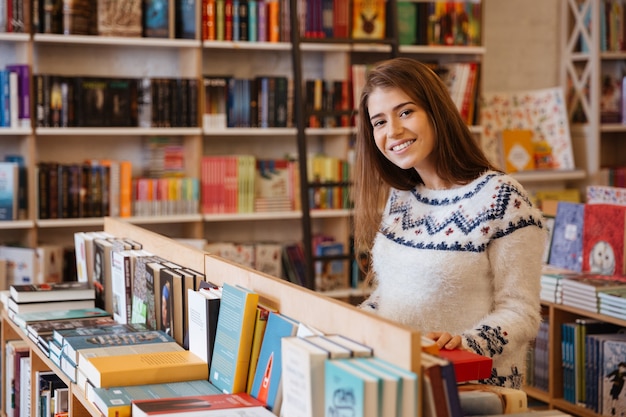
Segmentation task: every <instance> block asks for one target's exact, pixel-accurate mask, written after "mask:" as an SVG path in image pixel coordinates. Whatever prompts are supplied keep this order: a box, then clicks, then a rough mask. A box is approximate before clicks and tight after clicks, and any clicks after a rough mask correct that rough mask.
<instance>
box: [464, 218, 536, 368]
mask: <svg viewBox="0 0 626 417" xmlns="http://www.w3.org/2000/svg"><path fill="white" fill-rule="evenodd" d="M545 241H546V233H545V229H542V228H540V227H538V226H527V227H523V228H521V229H518V230H515V231H514V232H513V233H511V234H508V235H506V236H502V237H500V238H498V239H494V240H493V241H491V242H490V244H489V247H488V249H487V251H488V256H489V262H490V264H491V269H492V271H493V285H494V305H493V306H492V309H491V313H490V314H488V315H487V316H485V317H484V318H483V319H482V320H481V321H480V322H479V323H478V324H477V325H476V327H475V328H473V329H469V330H467V331H465V332H464V333H463V335H462V336H463V345H464V347H466V348H468V349H470V350H472V351H474V352H476V353H479V354H481V355H485V356H489V357H492V358H493V360H494V368H497V367H498V363H499V362H504V363H511V359H512V358H515V357H519V352H522V351H525V350H526V348H527V346H528V343H529V342H530V341H531V340H533V339H534V338H535V337H536V335H537V331H538V329H539V323H540V321H541V313H540V297H539V292H540V289H541V284H540V277H541V267H542V266H541V264H542V261H541V259H542V255H543V251H544V247H545ZM518 365H519V366H523V364H518ZM510 372H511V369H503V370H501V372H500V371H499V372H498V374H501V375H502V374H507V373H510Z"/></svg>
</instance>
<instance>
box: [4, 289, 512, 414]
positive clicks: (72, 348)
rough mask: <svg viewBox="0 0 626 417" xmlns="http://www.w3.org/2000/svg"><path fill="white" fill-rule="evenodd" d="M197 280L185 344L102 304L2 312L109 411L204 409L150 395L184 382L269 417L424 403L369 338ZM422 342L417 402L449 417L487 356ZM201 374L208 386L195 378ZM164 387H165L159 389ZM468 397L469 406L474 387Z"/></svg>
mask: <svg viewBox="0 0 626 417" xmlns="http://www.w3.org/2000/svg"><path fill="white" fill-rule="evenodd" d="M199 282H200V283H199V285H198V288H195V287H194V288H188V289H187V299H188V305H187V308H188V316H189V318H190V322H189V329H188V331H187V333H188V335H189V339H188V340H189V342H188V343H189V344H188V350H185V349H184V348H183V347H181V346H180V345H179V344H178V343H175V342H174V339H172V338H171V337H170V336H168V335H167V332H166V329H162V330H151V329H149V328H147V327H146V323H147V322H146V323H143V322H137V323H130V324H121V323H118V322H117V321H115V320H112V319H111V315H110V314H109V313H108V312H107V311H105V310H102V309H98V308H91V309H85V310H76V309H75V310H65V311H63V312H61V311H58V312H48V313H47V314H46V315H42V314H40V313H31V314H27V313H24V314H12V313H11V310H9V317H11V318H12V320H13V321H14V322H15V323H16V324H17V325H19V326H20V328H21V329H23V330H24V331H25V332H26V334H27V336H28V337H29V338H31V339H32V340H33V341H37V343H38V346H39V347H40V348H41V349H42V351H43V352H44V353H45V354H46V356H48V357H49V358H50V359H51V361H52V362H53V363H55V365H56V366H57V367H58V368H59V369H60V370H61V371H62V372H63V373H64V374H65V376H66V377H67V378H69V380H70V381H71V382H73V383H76V384H77V385H78V386H80V387H84V391H85V393H86V396H87V398H88V399H89V400H90V401H91V402H93V403H94V405H95V406H96V407H98V409H99V410H100V411H101V412H102V413H103V414H104V415H106V416H112V415H114V414H115V413H118V414H115V415H129V414H131V413H132V414H133V415H151V412H152V411H157V410H158V412H159V413H161V414H162V413H164V412H166V410H167V412H170V413H174V410H177V411H176V412H175V414H176V415H180V416H183V415H184V414H183V413H185V412H190V411H192V410H195V411H198V410H199V409H204V408H202V407H206V406H207V404H206V403H203V404H202V405H200V404H197V402H198V399H199V398H198V396H197V395H196V396H195V398H191V397H189V396H190V395H191V394H190V393H186V394H185V395H184V396H182V397H183V398H180V397H181V396H177V397H178V399H177V401H176V402H175V403H174V402H172V401H173V400H172V399H170V398H169V397H167V396H166V397H165V398H163V396H162V394H158V393H159V392H160V393H167V394H170V393H171V392H172V391H171V390H172V389H174V388H175V387H176V386H179V387H182V386H187V385H189V384H193V385H198V387H199V389H202V390H207V392H205V393H204V394H202V395H203V396H204V398H203V400H204V401H208V402H209V403H211V407H213V406H214V405H215V404H218V400H219V398H217V397H213V396H214V395H217V394H220V395H224V393H225V394H226V395H227V396H228V398H230V400H231V401H232V400H233V398H232V396H233V395H237V396H244V398H247V399H248V402H252V403H253V404H254V405H257V406H259V407H264V408H266V409H269V410H270V411H272V412H273V413H274V414H268V415H279V414H280V413H281V412H288V413H292V412H294V411H300V412H302V411H304V412H305V413H306V414H305V415H310V416H318V415H320V416H321V415H323V413H324V410H326V409H327V408H331V409H335V408H337V410H344V408H346V409H348V410H352V412H353V413H354V414H353V415H355V416H372V417H374V416H378V415H379V414H378V413H379V412H378V410H383V412H384V413H385V414H383V415H401V416H416V415H417V413H418V407H420V406H421V405H420V404H418V398H419V397H418V395H417V389H418V386H417V374H415V373H412V372H410V371H408V370H403V369H400V368H398V367H396V366H394V365H391V364H390V363H389V362H386V361H383V360H381V359H378V358H376V357H375V356H374V352H373V351H372V349H371V348H369V347H368V346H366V345H363V344H360V343H356V342H355V341H352V340H350V339H348V338H345V337H343V336H341V335H328V334H323V333H321V332H319V331H317V330H316V329H313V328H310V327H309V326H307V325H306V324H305V323H300V322H297V321H294V320H292V319H290V318H289V317H287V316H284V315H282V314H281V313H280V312H279V311H277V310H276V309H273V308H271V307H268V306H265V305H263V304H262V303H260V302H259V296H258V294H256V293H255V292H254V291H250V290H249V289H246V288H243V287H239V286H233V285H229V284H224V285H223V286H216V285H214V284H211V283H210V282H208V281H205V280H200V281H199ZM76 291H81V292H84V295H85V297H92V296H93V295H94V292H93V289H92V292H91V293H88V292H86V291H87V290H86V289H85V288H81V289H79V287H78V285H76V286H73V288H69V287H67V286H64V287H62V286H58V287H51V288H45V289H43V288H40V287H38V288H35V286H13V287H12V288H11V291H10V297H15V299H17V300H20V301H22V302H26V301H31V302H36V301H37V300H39V301H40V302H42V303H44V301H43V300H45V299H47V300H50V299H52V298H54V299H60V298H64V297H66V298H75V297H77V295H71V294H70V293H71V292H76ZM62 317H65V319H61V318H62ZM424 345H425V346H424V347H423V349H424V350H425V352H424V353H423V354H422V358H423V364H424V365H423V370H424V373H425V375H427V378H426V381H427V382H426V392H427V393H428V395H427V397H426V398H425V400H424V407H429V408H431V409H439V408H440V407H448V408H449V409H450V410H451V411H450V412H449V413H448V414H445V416H450V417H460V416H462V415H464V413H463V409H462V408H461V400H460V396H461V393H460V392H459V391H458V390H457V384H458V383H464V382H467V381H470V380H476V379H481V378H486V377H488V376H489V375H490V374H491V359H489V358H487V357H483V356H480V355H476V354H472V353H470V352H467V351H461V350H455V351H439V350H438V349H437V348H436V345H435V344H434V342H433V341H428V340H427V339H424ZM427 359H428V361H427ZM156 369H158V370H159V372H154V370H156ZM148 370H153V371H152V372H148ZM207 380H208V382H209V384H206V382H205V383H203V384H201V383H199V382H198V383H195V382H192V381H207ZM303 381H309V382H310V384H303V383H302V382H303ZM163 384H166V385H168V386H169V389H166V388H158V386H159V385H163ZM172 384H175V385H172ZM466 388H467V387H466ZM476 389H477V388H476V387H474V388H471V387H470V388H467V389H466V390H467V391H475V390H476ZM464 391H465V390H464ZM480 391H484V390H480ZM487 391H491V390H489V389H487ZM152 393H156V394H152ZM345 393H350V400H349V401H348V402H345V401H344V400H343V398H344V397H343V395H345ZM338 394H341V395H342V397H337V395H338ZM152 395H153V396H152ZM248 396H249V397H251V398H254V399H255V400H257V401H253V400H250V399H249V398H248ZM464 396H465V397H468V399H467V401H468V402H471V401H470V400H471V397H473V395H470V394H467V395H464ZM491 397H492V398H491V400H490V401H489V403H490V404H491V407H493V406H495V402H494V401H496V402H497V403H498V404H500V408H499V409H497V410H496V411H498V412H499V413H500V412H503V411H504V408H503V407H504V405H505V404H506V402H503V401H502V397H503V395H502V392H499V391H498V390H496V391H494V392H492V395H491ZM149 398H151V399H153V400H154V401H153V402H149V401H148V399H149ZM157 399H158V401H156V400H157ZM139 400H141V401H139ZM144 400H145V402H144ZM485 400H486V399H485V398H483V399H482V401H483V402H485ZM442 401H443V402H442ZM518 403H523V402H519V401H518ZM468 404H469V403H468ZM511 404H513V401H511ZM199 407H200V408H199ZM474 407H476V405H474ZM281 410H282V411H281ZM344 411H345V410H344ZM388 413H390V414H388ZM172 415H173V414H172ZM433 415H438V416H439V415H441V414H439V413H437V414H433Z"/></svg>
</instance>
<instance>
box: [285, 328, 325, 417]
mask: <svg viewBox="0 0 626 417" xmlns="http://www.w3.org/2000/svg"><path fill="white" fill-rule="evenodd" d="M281 349H282V356H283V363H282V365H283V366H282V380H283V404H282V407H281V415H284V416H290V417H324V412H325V403H324V364H325V362H326V359H327V358H328V356H329V353H328V351H327V350H325V349H322V348H321V347H319V346H317V345H315V344H313V343H311V342H309V341H307V340H305V339H304V338H301V337H298V336H290V337H283V338H282V339H281Z"/></svg>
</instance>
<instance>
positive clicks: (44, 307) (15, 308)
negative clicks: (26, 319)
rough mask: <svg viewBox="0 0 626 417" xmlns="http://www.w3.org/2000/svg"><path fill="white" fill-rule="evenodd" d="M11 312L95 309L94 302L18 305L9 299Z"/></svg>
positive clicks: (51, 302) (47, 302) (44, 302)
mask: <svg viewBox="0 0 626 417" xmlns="http://www.w3.org/2000/svg"><path fill="white" fill-rule="evenodd" d="M7 306H8V308H9V310H11V311H12V312H13V313H14V314H26V313H49V312H53V311H59V310H61V311H62V310H68V309H80V308H92V307H95V303H94V300H93V299H92V300H67V301H43V302H37V303H18V302H16V301H15V300H14V299H13V298H9V302H8V303H7Z"/></svg>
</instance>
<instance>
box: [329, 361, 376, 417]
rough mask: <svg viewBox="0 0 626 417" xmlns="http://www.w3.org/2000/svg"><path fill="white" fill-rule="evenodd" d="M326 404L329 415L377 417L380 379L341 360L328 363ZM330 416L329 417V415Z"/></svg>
mask: <svg viewBox="0 0 626 417" xmlns="http://www.w3.org/2000/svg"><path fill="white" fill-rule="evenodd" d="M324 381H325V388H324V402H325V406H326V410H327V413H330V415H334V414H336V413H344V414H347V415H351V416H355V417H376V416H378V415H379V413H378V402H379V394H378V379H377V378H375V377H373V376H371V375H369V374H368V373H366V372H363V371H360V370H358V369H356V368H354V367H352V366H349V365H348V364H346V363H344V361H343V360H341V359H334V360H327V361H326V364H325V368H324ZM327 415H328V414H327Z"/></svg>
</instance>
